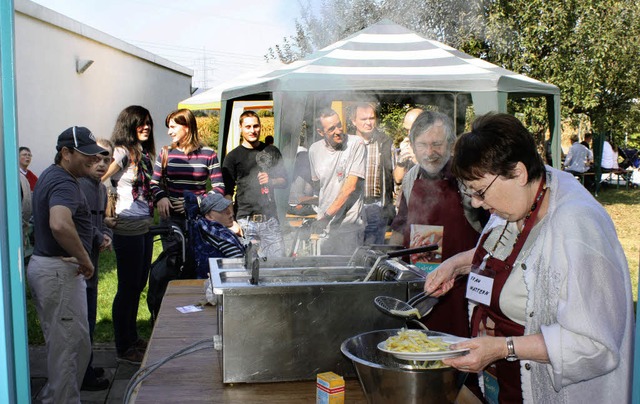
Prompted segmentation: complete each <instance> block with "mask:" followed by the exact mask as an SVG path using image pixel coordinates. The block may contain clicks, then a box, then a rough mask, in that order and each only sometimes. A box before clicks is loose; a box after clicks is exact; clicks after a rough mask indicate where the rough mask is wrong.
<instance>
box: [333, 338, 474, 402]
mask: <svg viewBox="0 0 640 404" xmlns="http://www.w3.org/2000/svg"><path fill="white" fill-rule="evenodd" d="M398 331H399V330H398V329H392V330H380V331H371V332H367V333H364V334H360V335H356V336H355V337H351V338H349V339H347V340H345V341H344V342H343V343H342V345H341V347H340V349H341V350H342V353H343V354H344V355H346V356H347V357H348V358H349V359H351V360H352V361H353V364H354V366H355V368H356V372H357V374H358V378H359V379H360V384H361V386H362V389H363V390H364V394H365V396H366V397H367V401H368V402H369V403H371V404H378V403H390V404H391V403H393V404H395V403H407V404H411V403H453V402H455V400H456V397H457V396H458V393H459V392H460V389H461V388H462V385H463V383H464V381H465V379H466V377H467V373H464V372H461V371H459V370H457V369H455V368H450V367H448V368H442V369H430V370H427V369H412V368H411V366H410V365H409V364H408V363H407V362H405V361H400V360H398V359H396V358H394V357H393V356H392V355H389V354H387V353H384V352H382V351H380V350H379V349H378V348H377V346H378V343H380V342H382V341H384V340H386V339H387V338H389V337H391V336H393V335H396V334H397V333H398ZM429 335H433V336H441V335H445V334H442V333H439V332H436V331H429Z"/></svg>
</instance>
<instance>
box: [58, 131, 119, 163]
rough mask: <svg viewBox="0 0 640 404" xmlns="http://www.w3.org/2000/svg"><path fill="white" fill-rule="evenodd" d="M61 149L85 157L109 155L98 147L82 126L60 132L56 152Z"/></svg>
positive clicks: (90, 134) (94, 139) (93, 138)
mask: <svg viewBox="0 0 640 404" xmlns="http://www.w3.org/2000/svg"><path fill="white" fill-rule="evenodd" d="M63 147H68V148H72V149H74V150H77V151H79V152H80V153H82V154H84V155H87V156H95V155H96V154H102V155H103V156H107V155H109V151H108V150H105V149H103V148H102V147H100V146H98V144H97V143H96V138H95V137H93V133H91V131H90V130H89V129H87V128H85V127H84V126H72V127H70V128H68V129H66V130H65V131H64V132H62V133H61V134H60V136H58V144H57V145H56V150H58V151H60V150H62V148H63Z"/></svg>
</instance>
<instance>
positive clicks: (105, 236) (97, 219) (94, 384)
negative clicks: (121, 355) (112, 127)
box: [78, 139, 113, 391]
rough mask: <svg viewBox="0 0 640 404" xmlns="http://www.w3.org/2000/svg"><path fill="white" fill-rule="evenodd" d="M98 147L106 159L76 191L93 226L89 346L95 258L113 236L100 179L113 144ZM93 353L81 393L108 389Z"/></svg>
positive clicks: (93, 322)
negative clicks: (105, 221)
mask: <svg viewBox="0 0 640 404" xmlns="http://www.w3.org/2000/svg"><path fill="white" fill-rule="evenodd" d="M96 143H97V144H98V146H100V147H102V148H103V149H105V150H107V151H108V152H109V154H108V155H104V156H100V159H99V160H98V161H96V162H95V163H94V164H93V165H92V166H91V173H90V174H89V176H87V177H82V178H78V183H79V184H80V189H81V190H82V193H83V194H84V196H85V197H86V198H87V203H88V204H89V209H90V211H91V222H92V224H93V241H92V249H91V263H92V264H93V268H94V270H93V275H92V276H91V278H88V279H87V280H86V283H87V315H88V321H89V337H90V339H91V342H92V343H93V333H94V331H95V328H96V317H97V311H98V261H99V260H98V258H99V257H100V252H101V251H104V250H106V249H109V248H111V239H112V237H113V233H112V231H111V229H110V228H109V227H107V225H106V224H105V223H104V210H105V207H106V206H107V189H106V187H105V186H104V184H102V181H101V179H102V176H103V175H104V174H105V173H106V172H107V169H108V168H109V166H110V165H111V162H112V161H113V157H112V154H113V143H111V142H110V141H109V140H107V139H98V140H97V141H96ZM92 362H93V352H92V353H91V358H90V359H89V365H88V366H87V370H86V372H85V374H84V379H83V381H82V387H81V390H89V391H99V390H105V389H107V388H108V387H109V380H107V379H105V378H104V377H102V376H103V375H104V369H103V368H94V367H93V365H92Z"/></svg>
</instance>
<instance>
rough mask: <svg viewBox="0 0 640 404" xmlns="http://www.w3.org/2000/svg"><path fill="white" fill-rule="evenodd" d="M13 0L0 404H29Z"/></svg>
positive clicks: (1, 26) (1, 58) (0, 4)
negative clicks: (0, 403)
mask: <svg viewBox="0 0 640 404" xmlns="http://www.w3.org/2000/svg"><path fill="white" fill-rule="evenodd" d="M14 52H15V51H14V7H13V0H0V118H1V121H0V122H2V125H0V140H1V143H0V147H1V150H0V153H1V154H0V155H2V157H3V158H2V162H1V163H0V223H4V226H0V227H1V229H0V265H1V268H2V273H1V276H0V402H2V403H28V402H30V400H31V393H30V381H29V351H28V337H27V326H26V306H25V271H24V263H23V260H22V254H23V247H22V223H21V221H22V220H21V214H20V197H19V195H20V188H19V181H18V175H19V174H18V144H17V139H18V136H17V119H16V118H17V115H16V86H15V72H14V66H15V58H14V54H15V53H14Z"/></svg>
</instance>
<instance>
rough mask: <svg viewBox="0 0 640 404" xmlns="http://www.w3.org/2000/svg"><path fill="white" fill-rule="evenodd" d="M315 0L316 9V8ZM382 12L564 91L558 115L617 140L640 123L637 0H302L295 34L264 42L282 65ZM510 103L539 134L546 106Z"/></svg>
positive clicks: (364, 24) (535, 101) (639, 15)
mask: <svg viewBox="0 0 640 404" xmlns="http://www.w3.org/2000/svg"><path fill="white" fill-rule="evenodd" d="M314 7H315V8H314ZM382 18H389V19H391V20H393V21H397V22H399V23H401V24H402V25H404V26H406V27H407V28H409V29H411V30H414V31H416V32H418V33H420V34H422V35H424V36H425V37H428V38H432V39H435V40H438V41H440V42H444V43H446V44H447V45H450V46H452V47H455V48H458V49H461V50H462V51H464V52H466V53H468V54H470V55H472V56H476V57H479V58H481V59H484V60H486V61H488V62H491V63H494V64H497V65H499V66H502V67H504V68H506V69H509V70H512V71H514V72H517V73H521V74H524V75H527V76H529V77H533V78H535V79H537V80H541V81H544V82H548V83H552V84H555V85H557V86H558V87H559V88H560V90H561V97H562V100H561V101H562V116H563V117H565V118H568V119H570V120H572V121H573V122H577V121H578V120H579V119H580V117H581V116H585V115H586V116H587V117H588V118H589V120H590V124H591V126H592V128H593V129H594V130H596V131H598V132H608V133H611V134H612V135H613V136H614V137H615V138H616V141H617V142H619V140H620V137H621V136H623V133H624V132H625V131H626V132H628V133H637V132H638V129H637V128H638V126H639V125H640V113H639V107H638V98H639V96H638V94H640V65H639V61H640V4H639V3H636V2H635V0H580V1H578V0H485V1H481V0H472V1H466V2H465V1H438V0H323V1H322V2H321V3H320V4H319V5H317V6H312V5H311V2H310V0H307V2H306V3H301V16H300V19H299V20H297V22H296V35H295V36H291V37H289V38H285V39H284V41H283V43H282V45H276V47H275V51H274V50H273V49H271V51H270V56H268V57H272V58H276V57H277V58H279V59H280V60H282V61H283V62H285V63H288V62H291V61H294V60H297V59H300V58H302V57H304V56H305V55H307V54H309V53H311V52H314V51H316V50H318V49H320V48H322V47H324V46H327V45H329V44H331V43H333V42H335V41H337V40H339V39H342V38H344V37H346V36H349V35H351V34H353V33H355V32H357V31H359V30H361V29H363V28H366V27H367V26H369V25H371V24H373V23H375V22H377V21H379V20H381V19H382ZM508 107H509V110H510V112H512V113H514V114H518V117H519V118H520V119H522V120H523V121H525V123H526V124H527V125H528V127H529V128H531V129H532V131H533V132H534V133H535V134H536V135H537V136H538V137H542V136H544V133H545V132H546V130H547V127H546V124H545V122H546V104H545V102H544V101H541V100H540V99H523V100H513V101H510V103H509V106H508Z"/></svg>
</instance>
